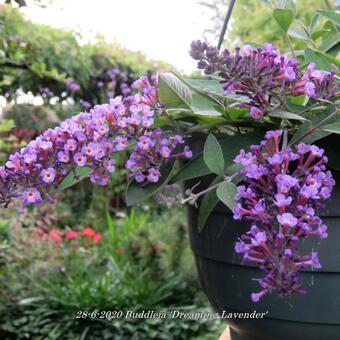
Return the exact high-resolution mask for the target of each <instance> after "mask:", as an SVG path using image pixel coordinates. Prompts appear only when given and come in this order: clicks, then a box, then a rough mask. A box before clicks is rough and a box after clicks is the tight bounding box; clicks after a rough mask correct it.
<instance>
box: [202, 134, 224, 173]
mask: <svg viewBox="0 0 340 340" xmlns="http://www.w3.org/2000/svg"><path fill="white" fill-rule="evenodd" d="M203 159H204V162H205V164H206V165H207V167H208V168H209V169H210V170H211V171H212V172H214V173H215V174H217V175H220V176H223V174H224V157H223V153H222V149H221V145H220V143H219V142H218V140H217V139H216V137H215V136H214V135H212V134H210V135H209V136H208V138H207V140H206V142H205V144H204V149H203Z"/></svg>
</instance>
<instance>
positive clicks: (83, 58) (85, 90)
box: [0, 5, 171, 103]
mask: <svg viewBox="0 0 340 340" xmlns="http://www.w3.org/2000/svg"><path fill="white" fill-rule="evenodd" d="M0 27H1V29H0V68H1V71H0V93H1V94H6V95H7V96H9V97H15V96H16V89H18V88H21V89H22V90H23V91H24V92H28V91H30V92H32V93H33V94H39V93H40V88H41V87H48V88H49V89H50V90H51V91H52V92H53V94H54V95H55V96H58V97H62V95H63V93H64V92H65V84H64V81H65V80H66V79H73V80H74V81H76V82H77V83H79V84H80V86H81V89H80V91H77V92H76V93H74V94H73V97H74V98H75V99H77V100H79V99H84V100H87V101H89V102H91V103H99V102H102V101H103V93H102V89H100V88H98V86H97V83H98V82H99V81H109V77H108V76H107V74H106V72H107V71H108V70H110V69H112V68H115V67H118V69H119V70H120V71H121V73H120V76H119V77H118V79H117V84H115V86H114V87H113V88H112V89H111V90H114V91H116V93H119V85H120V83H122V82H127V83H131V82H132V81H133V80H134V79H136V78H137V77H138V76H139V75H141V74H145V73H146V72H148V71H152V72H155V70H157V69H158V68H160V67H163V68H164V67H165V66H166V65H165V64H164V63H161V62H156V61H153V62H149V61H147V59H146V58H145V56H144V55H143V54H141V53H139V52H131V51H128V50H126V49H124V48H123V47H121V46H119V45H118V44H109V43H106V42H105V40H104V39H103V38H102V37H100V36H98V37H97V40H96V41H95V42H94V43H93V44H92V43H87V44H81V43H80V42H79V41H80V38H81V36H80V35H79V34H78V33H76V32H73V31H68V30H63V29H56V28H52V27H49V26H46V25H40V24H35V23H33V22H31V21H28V20H25V19H24V18H23V16H22V15H21V14H20V12H19V11H18V10H17V9H15V8H13V7H11V6H8V5H2V6H1V7H0ZM168 69H171V67H168Z"/></svg>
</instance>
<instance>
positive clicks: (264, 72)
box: [190, 40, 339, 120]
mask: <svg viewBox="0 0 340 340" xmlns="http://www.w3.org/2000/svg"><path fill="white" fill-rule="evenodd" d="M190 55H191V57H192V58H193V59H195V60H198V68H199V69H202V70H204V72H205V73H206V74H212V73H215V72H218V73H219V76H220V77H221V78H222V83H223V84H224V85H223V89H224V90H225V92H226V94H231V93H235V94H238V95H243V96H246V97H247V98H248V100H247V102H244V103H242V104H241V106H243V107H246V108H249V111H250V115H251V116H252V117H253V118H254V119H256V120H259V119H262V118H263V116H264V115H265V114H267V113H268V112H270V111H272V110H273V109H274V108H278V107H281V108H282V109H286V106H285V100H286V98H287V97H288V96H298V95H301V94H306V95H308V96H309V97H312V98H315V99H325V100H330V99H331V98H333V97H334V96H335V95H339V83H336V82H335V80H334V75H335V74H336V71H335V70H334V71H332V72H327V71H322V70H317V69H316V66H315V64H314V63H311V64H310V65H309V66H308V67H307V69H306V71H305V72H304V74H301V73H300V71H299V69H298V67H299V63H298V60H297V59H295V58H287V57H286V56H285V55H283V54H280V53H279V51H277V50H276V49H275V48H274V46H273V45H272V44H269V43H266V44H264V46H263V49H261V48H257V49H255V48H252V47H251V46H250V45H245V46H244V47H243V48H242V50H241V49H240V48H236V52H235V53H234V54H233V53H231V52H230V51H228V50H224V51H223V52H220V51H219V50H218V49H217V48H216V47H212V46H208V45H207V44H206V43H205V42H202V41H200V40H198V41H193V42H192V44H191V50H190Z"/></svg>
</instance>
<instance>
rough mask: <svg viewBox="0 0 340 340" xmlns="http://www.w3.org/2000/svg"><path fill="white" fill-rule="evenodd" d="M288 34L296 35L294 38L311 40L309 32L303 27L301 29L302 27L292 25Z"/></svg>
mask: <svg viewBox="0 0 340 340" xmlns="http://www.w3.org/2000/svg"><path fill="white" fill-rule="evenodd" d="M288 34H289V35H290V36H291V37H294V38H297V39H300V40H306V41H309V40H310V38H309V36H308V34H307V32H305V31H304V30H303V29H300V28H294V27H291V28H290V29H289V30H288Z"/></svg>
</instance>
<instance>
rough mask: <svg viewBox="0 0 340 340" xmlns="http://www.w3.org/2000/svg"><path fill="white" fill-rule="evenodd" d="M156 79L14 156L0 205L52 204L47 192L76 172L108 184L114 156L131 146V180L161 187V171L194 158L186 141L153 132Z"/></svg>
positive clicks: (4, 173)
mask: <svg viewBox="0 0 340 340" xmlns="http://www.w3.org/2000/svg"><path fill="white" fill-rule="evenodd" d="M156 86H157V84H156V78H155V77H152V79H148V77H146V76H144V77H142V78H140V79H139V80H137V81H136V82H135V84H134V87H135V88H138V89H141V91H139V93H137V94H135V95H133V96H128V97H126V98H122V97H116V98H114V99H111V100H110V103H109V104H104V105H96V106H95V107H94V108H93V109H91V110H90V111H89V112H85V113H84V112H83V113H80V114H78V115H77V116H74V117H72V118H70V119H67V120H65V121H64V122H62V123H61V124H60V126H58V127H56V128H55V129H48V130H47V131H45V132H44V133H43V134H42V135H41V136H39V137H38V138H36V139H35V140H33V141H31V142H30V143H29V144H28V145H27V146H26V147H24V148H22V149H21V150H20V152H17V153H15V154H12V155H10V156H9V159H8V161H7V162H6V164H5V166H0V203H4V204H8V203H9V202H10V201H11V200H12V199H14V198H18V199H19V200H20V201H21V209H23V208H24V207H25V206H26V205H28V204H40V203H41V202H42V201H43V200H44V199H46V198H47V199H48V198H49V195H48V188H49V187H51V186H57V185H58V184H59V183H60V182H61V181H62V180H63V179H64V178H65V176H66V175H67V174H68V173H70V172H74V173H75V170H76V168H77V167H89V168H91V169H92V173H91V175H90V180H91V181H92V182H94V183H97V184H99V185H107V184H108V183H109V180H110V173H112V172H114V171H115V161H114V159H113V158H112V156H113V155H114V154H115V153H116V152H121V151H123V150H126V149H127V148H128V146H129V145H131V148H132V153H131V157H130V159H129V160H128V162H127V164H126V167H127V169H128V170H129V177H132V178H134V179H136V180H137V181H138V182H142V183H145V184H146V183H148V182H153V183H154V182H157V181H158V180H159V178H160V176H161V174H160V171H159V168H160V166H161V165H162V164H163V163H165V162H168V161H169V159H170V158H173V157H181V156H183V157H187V158H190V157H191V156H192V153H191V151H190V150H189V148H188V147H183V146H182V147H181V145H183V143H184V140H183V139H182V137H181V136H178V135H175V136H170V137H165V136H164V133H163V131H162V130H161V129H156V130H154V131H153V130H152V129H151V127H152V125H153V123H154V119H153V116H154V115H155V110H157V108H158V107H159V106H160V104H158V96H157V90H156Z"/></svg>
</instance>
